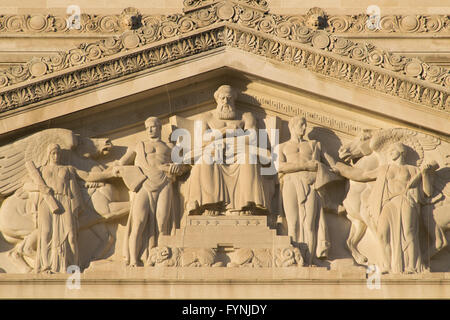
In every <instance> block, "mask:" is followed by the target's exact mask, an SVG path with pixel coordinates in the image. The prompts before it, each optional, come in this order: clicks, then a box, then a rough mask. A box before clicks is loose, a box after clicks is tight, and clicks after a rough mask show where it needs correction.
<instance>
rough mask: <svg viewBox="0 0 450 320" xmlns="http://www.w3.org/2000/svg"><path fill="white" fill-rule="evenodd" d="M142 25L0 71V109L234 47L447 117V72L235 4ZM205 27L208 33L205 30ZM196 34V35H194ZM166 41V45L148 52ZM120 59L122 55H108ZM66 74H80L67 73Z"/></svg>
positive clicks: (149, 19)
mask: <svg viewBox="0 0 450 320" xmlns="http://www.w3.org/2000/svg"><path fill="white" fill-rule="evenodd" d="M127 17H128V16H127ZM117 21H118V22H117V23H119V20H117ZM100 25H101V23H100ZM224 25H226V27H224ZM142 26H143V27H141V28H139V29H137V30H128V31H126V32H124V33H123V34H121V35H120V36H113V37H111V38H107V39H104V40H101V41H97V42H94V43H89V44H81V45H80V46H79V47H77V48H74V49H71V50H68V51H65V52H59V53H57V54H55V55H52V56H48V57H43V58H35V59H32V60H31V61H29V62H28V63H26V64H22V65H16V66H12V67H10V68H9V69H7V70H5V71H2V72H0V89H1V88H5V89H4V90H2V91H3V94H2V99H1V101H0V110H2V111H6V110H10V109H13V108H17V107H20V106H23V105H26V104H29V103H33V102H36V101H40V100H43V99H46V98H48V97H53V96H55V95H59V94H63V93H65V92H68V91H72V90H75V89H77V88H81V87H85V86H89V85H92V84H96V83H98V82H101V81H106V80H110V79H114V78H116V77H118V76H121V75H125V74H129V73H132V72H136V71H139V70H142V69H147V68H151V67H153V66H156V65H160V64H163V63H166V62H169V61H172V60H174V59H180V58H183V57H186V56H189V55H192V54H196V53H200V52H205V51H208V50H211V49H214V48H217V47H219V46H230V47H236V48H239V49H242V50H244V51H247V52H251V53H255V54H258V55H261V56H265V57H268V58H271V59H275V60H278V61H281V62H283V63H287V64H291V65H294V66H298V67H302V68H307V69H309V70H311V71H313V72H316V73H320V74H323V75H325V76H328V77H332V78H335V79H339V80H344V81H347V82H351V83H353V84H355V85H357V86H362V87H365V88H369V89H375V90H377V91H380V92H383V93H387V94H390V95H394V96H399V97H401V98H403V99H406V100H409V101H412V102H416V103H419V104H422V105H426V106H429V107H432V108H434V109H438V110H444V111H448V108H449V106H450V100H449V99H448V90H447V87H448V86H449V84H450V71H449V70H448V69H446V68H443V67H440V66H432V65H429V64H427V63H425V62H423V61H421V60H419V59H416V58H406V57H403V56H400V55H396V54H391V53H389V52H387V51H385V50H381V49H379V48H377V47H375V46H373V45H371V44H367V43H360V42H354V41H351V40H348V39H344V38H341V37H337V36H335V35H332V34H330V33H328V32H326V31H324V30H314V29H313V28H308V27H306V26H305V25H304V21H303V22H302V19H299V18H298V17H295V16H284V15H275V14H268V13H265V12H262V11H260V10H255V9H252V8H250V7H248V6H244V5H240V4H236V3H234V2H222V3H214V4H212V5H209V6H205V7H200V8H199V9H198V10H193V11H190V12H188V13H186V14H176V15H169V16H158V17H155V16H152V17H150V16H149V17H142ZM206 27H208V29H209V30H205V29H204V28H206ZM19 29H20V28H19ZM194 32H195V33H196V34H195V35H192V34H193V33H194ZM163 40H165V41H167V42H166V43H163V44H159V45H158V46H157V47H154V48H149V47H151V46H152V44H153V43H155V42H160V41H163ZM141 47H146V48H145V49H143V50H142V51H138V52H135V53H130V54H128V55H127V51H129V50H136V49H137V48H141ZM118 54H120V56H117V57H113V56H114V55H118ZM106 57H111V58H110V60H109V61H108V62H102V63H100V64H98V65H95V66H94V65H93V64H94V63H95V62H96V61H98V60H99V59H103V58H106ZM68 68H79V69H78V70H76V71H66V72H65V70H66V69H68ZM81 68H82V69H81ZM55 72H61V73H62V75H58V76H57V77H55V78H52V79H50V80H45V82H42V83H36V82H33V83H30V84H26V85H25V84H24V86H23V87H21V88H18V87H15V88H14V89H11V90H8V89H7V88H8V87H10V86H14V85H17V84H21V83H23V82H24V81H26V80H30V79H35V78H40V77H43V76H46V75H50V74H52V73H55Z"/></svg>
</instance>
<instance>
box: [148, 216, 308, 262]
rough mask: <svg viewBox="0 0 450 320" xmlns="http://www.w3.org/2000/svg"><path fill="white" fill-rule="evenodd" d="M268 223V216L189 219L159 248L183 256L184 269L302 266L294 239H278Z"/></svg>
mask: <svg viewBox="0 0 450 320" xmlns="http://www.w3.org/2000/svg"><path fill="white" fill-rule="evenodd" d="M267 221H268V217H267V216H219V217H209V216H188V217H187V219H186V225H185V226H184V227H183V228H181V229H177V230H176V232H175V235H173V236H163V237H161V238H160V241H159V248H161V247H167V248H170V250H171V251H172V254H181V255H182V259H181V261H178V265H180V266H192V265H196V266H228V267H238V266H247V267H249V266H250V267H287V266H294V265H298V266H301V265H302V261H303V259H302V257H301V255H300V252H299V250H298V249H297V248H294V247H293V246H292V245H291V243H290V238H289V237H288V236H278V235H277V234H276V233H277V232H276V230H274V229H270V228H269V226H268V223H267ZM174 248H175V249H174ZM176 252H177V253H176ZM178 252H179V253H178ZM187 252H189V257H187V256H186V253H187ZM207 256H208V258H207ZM157 265H158V262H156V263H155V266H157Z"/></svg>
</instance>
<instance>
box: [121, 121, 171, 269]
mask: <svg viewBox="0 0 450 320" xmlns="http://www.w3.org/2000/svg"><path fill="white" fill-rule="evenodd" d="M145 128H146V131H147V134H148V139H147V140H144V141H139V142H138V143H137V144H136V146H134V147H130V148H128V150H127V152H126V154H125V155H124V156H123V157H122V158H121V159H120V160H119V162H118V165H120V166H126V165H133V164H134V167H137V168H139V170H137V171H136V168H134V169H135V170H134V171H131V170H130V169H129V167H128V168H127V167H118V168H117V170H119V172H120V175H121V176H122V177H123V179H124V181H125V180H128V181H129V182H128V183H127V181H125V182H126V184H127V185H133V187H132V188H131V189H134V190H131V191H133V193H132V195H133V198H132V199H130V201H131V210H130V217H129V221H128V234H127V237H126V244H125V247H126V248H125V249H126V252H125V259H126V261H127V263H129V265H130V266H132V267H135V266H137V265H138V264H139V263H140V258H141V256H142V257H143V259H144V260H145V259H146V257H145V255H148V250H150V249H151V248H153V247H155V246H157V243H158V237H159V235H161V234H166V235H167V234H169V233H170V229H171V226H172V224H169V222H170V221H171V218H172V219H173V217H171V214H170V213H171V206H170V205H171V201H173V199H172V197H173V195H172V188H173V187H172V179H171V178H172V177H174V176H175V175H177V174H179V173H180V165H179V164H174V163H171V148H170V147H169V146H168V145H167V144H166V143H165V142H163V141H161V122H160V121H159V119H158V118H156V117H150V118H148V119H147V120H146V121H145Z"/></svg>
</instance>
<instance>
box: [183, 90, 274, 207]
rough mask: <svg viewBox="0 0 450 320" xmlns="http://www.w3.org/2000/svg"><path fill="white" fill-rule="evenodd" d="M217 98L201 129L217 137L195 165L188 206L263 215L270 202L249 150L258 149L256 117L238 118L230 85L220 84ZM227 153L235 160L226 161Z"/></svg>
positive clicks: (216, 94) (254, 152)
mask: <svg viewBox="0 0 450 320" xmlns="http://www.w3.org/2000/svg"><path fill="white" fill-rule="evenodd" d="M214 98H215V100H216V102H217V108H216V110H214V111H211V112H208V113H207V114H205V115H204V116H203V117H202V119H201V120H202V126H203V128H202V129H203V131H202V132H208V130H210V132H213V133H214V138H215V140H214V141H212V142H209V143H203V145H202V148H201V151H202V161H197V162H196V164H194V166H193V167H192V170H191V175H190V178H189V182H188V183H189V185H188V196H187V199H188V201H187V206H186V209H187V210H188V212H189V214H205V215H219V214H222V213H224V214H258V213H259V214H264V213H266V211H267V209H266V208H267V205H266V198H265V196H264V189H263V184H262V179H261V176H260V171H259V169H260V166H259V165H258V164H257V162H256V161H250V158H251V157H252V156H251V155H250V152H249V151H250V150H252V151H251V152H252V153H253V155H255V154H256V150H257V147H256V143H257V141H256V140H257V138H256V137H257V135H256V120H255V118H254V117H253V115H252V114H250V113H245V114H244V115H243V116H242V118H241V119H237V117H236V110H235V100H236V98H237V92H236V91H235V90H234V89H233V88H232V87H231V86H228V85H223V86H220V87H219V88H218V89H217V91H216V92H215V93H214ZM251 129H253V130H251ZM244 130H245V131H244ZM242 146H244V147H245V148H244V149H242ZM252 147H253V149H252ZM249 149H250V150H249ZM224 150H225V153H221V152H223V151H224ZM218 153H219V157H218V156H217V155H218ZM224 154H226V155H227V156H229V155H230V154H231V155H233V159H232V161H226V159H225V158H224V157H223V155H224ZM253 159H255V158H253ZM228 160H229V159H228Z"/></svg>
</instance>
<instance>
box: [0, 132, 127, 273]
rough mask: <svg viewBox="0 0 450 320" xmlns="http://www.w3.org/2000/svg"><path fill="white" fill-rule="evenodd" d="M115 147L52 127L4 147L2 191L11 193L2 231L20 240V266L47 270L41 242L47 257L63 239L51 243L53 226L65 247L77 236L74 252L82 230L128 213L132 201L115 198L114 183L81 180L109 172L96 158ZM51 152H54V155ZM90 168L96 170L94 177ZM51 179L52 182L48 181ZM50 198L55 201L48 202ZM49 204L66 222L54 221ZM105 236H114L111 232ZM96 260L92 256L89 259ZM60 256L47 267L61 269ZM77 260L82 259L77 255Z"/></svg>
mask: <svg viewBox="0 0 450 320" xmlns="http://www.w3.org/2000/svg"><path fill="white" fill-rule="evenodd" d="M49 146H52V148H51V149H52V150H48V148H49ZM110 148H111V143H110V142H109V141H108V140H107V139H88V138H84V137H81V136H78V135H76V134H74V133H73V132H72V131H70V130H65V129H47V130H44V131H41V132H38V133H36V134H33V135H31V136H28V137H26V138H23V139H20V140H18V141H16V142H14V143H12V144H10V145H6V146H3V147H2V148H1V150H0V153H1V163H0V167H1V170H2V188H1V194H2V196H3V197H7V196H9V195H10V196H9V197H7V198H6V199H5V200H4V201H3V203H2V206H1V208H0V230H1V232H2V235H3V238H4V239H5V240H6V241H7V242H9V243H12V244H15V247H14V248H13V249H12V250H11V251H10V255H9V256H10V257H11V259H12V260H13V261H14V262H15V263H16V264H17V266H18V269H19V270H23V271H28V272H29V271H31V270H32V269H35V270H36V271H38V270H41V269H42V268H41V263H40V262H38V260H40V259H41V256H40V255H39V250H40V248H41V247H42V246H40V245H39V242H41V241H43V243H44V244H45V248H42V250H44V255H45V256H47V254H46V253H45V251H46V250H47V249H49V250H50V251H51V249H50V248H52V246H54V245H56V242H57V241H56V238H55V241H53V242H52V243H50V242H51V241H50V240H51V238H53V234H54V232H53V225H55V228H56V225H61V227H60V228H56V229H55V233H58V232H59V235H60V237H58V235H56V234H55V237H57V238H59V240H61V241H59V242H60V243H59V244H60V245H64V246H65V245H66V244H67V243H66V242H65V241H68V240H69V237H68V236H69V235H70V236H71V237H70V247H71V251H73V252H72V253H74V254H75V255H76V254H77V253H76V251H77V249H76V240H75V239H76V234H77V232H78V230H79V229H85V228H91V227H94V228H95V225H96V224H98V223H100V222H103V221H106V220H107V219H113V218H117V217H120V216H122V215H124V214H125V213H127V211H128V203H123V202H114V201H112V197H111V196H112V195H111V189H110V186H107V185H106V184H96V183H82V182H81V181H80V180H79V178H80V175H81V176H82V177H81V178H84V180H92V179H91V178H92V177H94V178H98V179H99V178H106V177H107V176H108V174H106V172H103V171H104V170H103V169H104V167H103V166H101V165H100V164H99V163H98V162H96V161H95V160H93V159H90V158H92V157H93V158H96V157H98V156H100V155H102V154H106V153H107V152H108V150H109V149H110ZM56 150H60V151H56ZM50 151H51V152H53V155H52V157H50ZM86 156H87V157H90V158H87V157H86ZM49 159H50V160H51V161H57V163H54V167H53V168H50V167H48V162H49ZM52 159H53V160H52ZM64 162H65V163H66V164H67V163H69V166H67V165H63V164H62V163H64ZM53 169H55V170H53ZM86 170H89V171H91V172H92V174H90V175H88V174H87V173H85V171H86ZM55 171H57V175H56V176H55ZM78 173H79V174H78ZM105 174H106V176H105ZM75 176H76V177H77V178H75ZM95 176H97V177H95ZM98 179H96V180H98ZM48 181H50V185H47V183H48ZM83 182H84V181H83ZM39 184H40V185H39ZM40 194H41V195H40ZM54 194H57V195H58V196H56V198H58V197H59V195H61V201H62V202H61V201H60V200H58V199H54ZM46 199H47V200H48V199H50V200H49V201H48V202H47V201H46ZM48 208H51V209H50V210H51V211H53V212H59V213H58V214H59V215H58V218H55V219H56V220H60V221H57V222H52V221H50V220H53V215H55V214H56V213H54V214H52V215H49V212H48V210H49V209H48ZM97 209H98V211H97ZM39 212H41V214H39ZM76 212H79V218H74V215H76ZM77 220H78V221H77ZM45 226H47V228H45ZM44 229H45V230H44ZM105 236H106V238H108V235H105ZM47 240H48V241H47ZM62 242H64V244H63V243H62ZM37 248H38V249H37ZM55 248H56V247H55ZM36 250H38V252H36ZM36 254H38V258H36ZM95 258H96V257H95V256H92V257H87V258H86V259H95ZM44 259H45V257H44ZM57 260H60V259H59V258H58V257H57V256H55V258H54V264H53V265H52V267H51V266H50V262H49V260H47V262H45V261H44V265H45V267H44V269H46V270H50V271H52V269H53V271H61V268H62V266H58V265H57V264H55V263H57ZM75 260H77V258H76V257H73V261H75ZM83 260H85V259H83Z"/></svg>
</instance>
